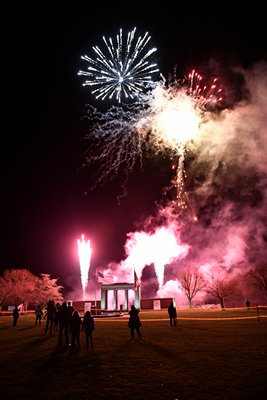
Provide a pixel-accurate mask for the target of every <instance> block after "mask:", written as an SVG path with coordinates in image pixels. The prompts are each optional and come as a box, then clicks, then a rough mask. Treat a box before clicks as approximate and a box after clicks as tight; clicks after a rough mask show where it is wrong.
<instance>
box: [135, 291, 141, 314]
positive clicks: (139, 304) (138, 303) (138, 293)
mask: <svg viewBox="0 0 267 400" xmlns="http://www.w3.org/2000/svg"><path fill="white" fill-rule="evenodd" d="M134 294H135V304H134V305H135V308H138V309H140V308H141V302H140V285H138V286H137V288H136V289H135V290H134Z"/></svg>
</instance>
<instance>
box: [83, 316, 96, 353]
mask: <svg viewBox="0 0 267 400" xmlns="http://www.w3.org/2000/svg"><path fill="white" fill-rule="evenodd" d="M94 330H95V321H94V318H93V317H92V315H91V312H90V311H86V313H85V315H84V318H83V322H82V331H83V332H84V333H85V338H86V347H87V349H89V341H90V345H91V349H93V347H94V346H93V336H92V335H93V331H94Z"/></svg>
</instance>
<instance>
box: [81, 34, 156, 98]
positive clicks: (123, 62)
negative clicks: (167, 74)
mask: <svg viewBox="0 0 267 400" xmlns="http://www.w3.org/2000/svg"><path fill="white" fill-rule="evenodd" d="M150 39H151V36H149V34H148V32H146V33H145V35H144V36H143V37H141V36H139V37H136V28H134V29H133V30H132V31H130V32H128V33H127V35H126V34H124V33H123V30H122V29H120V31H119V34H118V35H117V36H116V40H114V39H112V38H109V39H106V37H105V36H103V41H104V44H105V48H104V49H103V50H102V49H101V48H100V47H98V46H94V47H93V50H94V53H95V56H96V58H91V57H89V56H87V55H85V56H82V59H83V60H85V61H87V62H88V64H89V66H88V68H87V71H79V72H78V75H83V76H86V77H88V80H86V81H85V83H84V84H83V86H89V87H90V88H91V91H92V93H93V94H94V95H95V96H96V98H97V99H101V100H105V99H106V98H109V99H112V98H116V100H117V101H118V102H119V103H120V102H121V100H122V98H125V99H127V98H130V99H134V98H136V96H138V95H139V93H141V92H143V91H144V89H145V88H147V87H149V86H150V85H151V84H152V83H153V79H152V76H153V75H154V74H155V73H156V72H158V71H159V69H158V68H157V65H156V64H155V63H150V61H149V59H150V58H151V55H152V54H153V53H155V52H156V50H157V49H156V48H152V49H147V46H148V43H149V41H150Z"/></svg>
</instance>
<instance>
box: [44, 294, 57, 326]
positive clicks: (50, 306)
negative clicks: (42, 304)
mask: <svg viewBox="0 0 267 400" xmlns="http://www.w3.org/2000/svg"><path fill="white" fill-rule="evenodd" d="M56 311H57V310H56V305H55V302H54V300H48V302H47V307H46V326H45V333H47V332H48V331H49V332H50V334H52V332H53V327H54V319H55V315H56Z"/></svg>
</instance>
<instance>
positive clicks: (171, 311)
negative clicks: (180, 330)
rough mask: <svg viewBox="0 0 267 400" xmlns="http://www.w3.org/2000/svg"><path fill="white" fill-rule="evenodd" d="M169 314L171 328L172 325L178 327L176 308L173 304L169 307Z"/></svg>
mask: <svg viewBox="0 0 267 400" xmlns="http://www.w3.org/2000/svg"><path fill="white" fill-rule="evenodd" d="M168 314H169V318H170V326H172V324H173V325H174V326H176V319H177V312H176V308H175V307H174V305H173V302H170V305H169V307H168Z"/></svg>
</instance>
